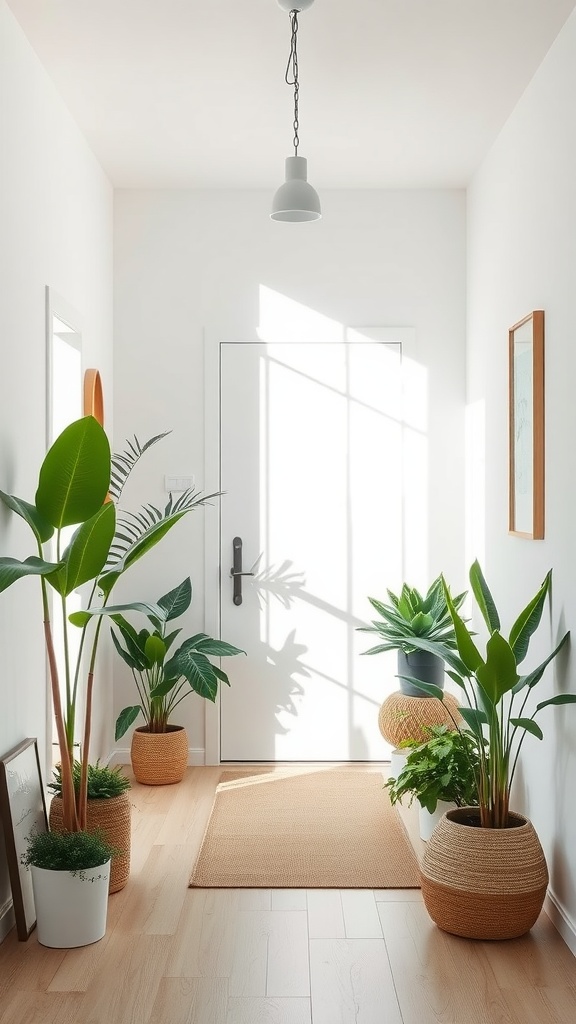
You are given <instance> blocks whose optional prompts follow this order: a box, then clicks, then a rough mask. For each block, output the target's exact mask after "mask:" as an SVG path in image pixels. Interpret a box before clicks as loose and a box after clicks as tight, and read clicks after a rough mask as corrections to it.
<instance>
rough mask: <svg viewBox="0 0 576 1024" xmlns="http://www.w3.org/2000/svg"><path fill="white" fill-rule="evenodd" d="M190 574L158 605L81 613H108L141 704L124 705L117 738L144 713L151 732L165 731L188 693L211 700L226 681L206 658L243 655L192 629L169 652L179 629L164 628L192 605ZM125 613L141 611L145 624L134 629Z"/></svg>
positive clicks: (120, 715) (231, 647) (116, 643)
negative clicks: (172, 715) (146, 626)
mask: <svg viewBox="0 0 576 1024" xmlns="http://www.w3.org/2000/svg"><path fill="white" fill-rule="evenodd" d="M191 601H192V584H191V581H190V577H187V578H186V579H185V580H183V581H182V583H180V584H179V585H178V586H177V587H175V588H174V590H170V591H169V592H168V593H167V594H164V595H163V596H162V597H160V598H159V599H158V602H157V603H156V604H145V603H144V602H141V601H140V602H136V603H134V604H123V605H117V606H116V607H114V606H111V607H109V608H100V609H94V610H92V609H91V610H89V611H88V612H85V613H84V614H85V615H91V614H94V615H108V616H110V618H111V619H112V622H113V626H115V627H116V630H115V629H114V628H112V639H113V641H114V646H115V647H116V650H117V651H118V654H119V655H120V657H121V658H122V660H123V661H125V662H126V664H127V665H128V667H129V668H130V669H131V671H132V676H133V678H134V683H135V685H136V689H137V691H138V697H139V699H140V703H139V704H134V705H132V706H130V707H127V708H124V709H123V710H122V711H121V712H120V714H119V716H118V720H117V722H116V733H115V737H116V740H119V739H120V738H121V737H122V736H123V735H124V733H125V732H127V730H128V729H129V728H130V726H131V725H132V724H133V723H134V722H135V721H136V719H137V718H138V717H139V715H142V716H143V718H144V721H145V723H146V728H147V729H148V731H149V732H154V733H158V732H160V733H161V732H167V731H168V730H169V719H170V716H171V714H172V712H173V711H174V709H175V708H176V707H177V706H178V704H180V702H181V701H183V700H184V699H185V697H187V696H188V695H189V694H190V693H198V694H199V695H200V696H201V697H205V698H206V699H207V700H211V701H215V700H216V694H217V692H218V683H219V682H221V683H226V685H227V686H229V685H230V681H229V679H228V676H227V675H226V673H225V672H224V671H223V670H222V669H221V668H219V667H218V665H214V664H213V663H212V662H211V661H210V657H215V658H224V657H231V656H232V655H235V654H244V653H245V652H244V651H241V650H240V649H239V648H238V647H234V646H233V645H232V644H228V643H226V642H225V641H224V640H214V639H213V638H212V637H210V636H208V635H207V633H196V634H195V635H194V636H192V637H189V639H188V640H184V642H183V643H181V644H180V646H179V647H178V649H177V650H176V651H174V653H170V652H171V649H172V647H173V645H174V643H175V641H176V638H177V637H178V636H179V635H180V633H181V632H182V630H181V629H175V630H172V631H170V632H168V628H169V627H168V624H169V623H170V622H172V621H173V620H174V619H177V618H179V617H180V616H181V615H183V614H184V612H186V611H187V610H188V608H189V607H190V604H191ZM124 612H137V613H144V614H145V615H146V618H147V619H148V623H149V627H148V628H144V629H141V630H140V631H138V630H137V629H136V628H135V627H134V626H133V625H132V624H131V623H130V622H128V620H127V619H126V618H125V616H124V614H123V613H124Z"/></svg>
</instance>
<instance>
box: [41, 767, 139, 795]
mask: <svg viewBox="0 0 576 1024" xmlns="http://www.w3.org/2000/svg"><path fill="white" fill-rule="evenodd" d="M81 772H82V765H81V763H80V761H74V764H73V765H72V778H73V781H74V789H75V791H76V792H77V793H78V792H79V790H80V778H81ZM47 788H48V789H49V791H50V792H51V793H52V794H53V796H59V797H61V796H62V769H61V767H60V765H56V767H55V768H54V778H53V780H52V782H49V783H48V787H47ZM129 789H130V780H129V779H127V778H126V776H125V775H124V774H123V772H122V767H121V765H117V766H116V767H114V768H109V767H107V765H103V764H100V761H96V764H89V765H88V799H89V800H112V799H113V798H114V797H116V796H121V795H122V793H126V792H127V790H129Z"/></svg>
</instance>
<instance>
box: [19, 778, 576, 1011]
mask: <svg viewBox="0 0 576 1024" xmlns="http://www.w3.org/2000/svg"><path fill="white" fill-rule="evenodd" d="M361 770H368V769H361ZM220 772H221V769H219V768H191V769H189V770H188V773H187V776H186V779H185V781H184V782H183V783H182V784H181V785H180V786H169V787H157V788H156V787H153V788H148V787H144V786H138V785H137V784H135V785H134V788H133V790H132V801H133V827H134V831H133V869H132V874H131V878H130V882H129V884H128V886H127V887H126V888H125V889H124V890H123V891H122V892H120V893H116V894H115V895H114V896H112V897H111V898H110V904H109V915H108V930H107V933H106V936H105V938H104V939H102V941H101V942H99V943H96V944H95V945H93V946H87V947H85V948H83V949H77V950H68V951H63V950H51V949H46V948H44V947H42V946H40V945H38V942H37V940H36V937H35V935H33V936H32V937H31V938H30V940H29V941H28V942H27V943H19V942H18V941H17V940H16V936H15V934H14V932H12V933H11V934H10V935H9V936H8V938H7V939H6V940H5V942H4V943H3V944H2V945H1V946H0V1022H1V1024H574V1022H576V960H574V958H573V957H572V955H571V954H570V952H569V950H568V949H567V948H566V946H565V945H564V944H563V942H562V940H561V939H560V938H559V936H558V934H557V933H556V931H555V929H554V928H553V926H552V924H551V923H550V921H549V920H548V918H547V917H546V916H545V915H542V917H541V918H540V920H539V922H538V924H537V926H536V927H535V928H534V929H533V931H532V932H531V934H530V935H529V936H525V937H524V938H522V939H517V940H514V941H511V942H505V943H483V942H469V941H466V940H463V939H458V938H455V937H454V936H450V935H446V934H444V933H442V932H440V931H439V930H438V929H437V928H435V926H434V925H433V924H432V923H431V922H430V920H429V918H428V915H427V913H426V910H425V908H424V905H423V903H422V899H421V896H420V893H419V891H418V890H378V891H367V890H347V891H342V892H338V891H334V890H313V891H304V890H297V889H295V890H274V891H270V890H263V889H252V890H238V889H236V890H214V889H212V890H200V889H188V888H187V882H188V878H189V875H190V873H191V870H192V866H193V863H194V860H195V857H196V854H197V852H198V849H199V846H200V842H201V840H202V836H203V833H204V828H205V824H206V821H207V818H208V815H209V812H210V808H211V804H212V798H213V794H214V790H215V787H216V784H217V782H218V779H219V776H220ZM404 819H405V821H406V823H407V827H408V828H409V831H410V832H411V834H412V836H413V841H414V844H415V847H416V850H417V852H420V851H421V849H422V844H420V841H419V840H418V839H417V838H414V831H415V830H416V831H417V826H416V817H415V815H412V814H410V813H407V812H404Z"/></svg>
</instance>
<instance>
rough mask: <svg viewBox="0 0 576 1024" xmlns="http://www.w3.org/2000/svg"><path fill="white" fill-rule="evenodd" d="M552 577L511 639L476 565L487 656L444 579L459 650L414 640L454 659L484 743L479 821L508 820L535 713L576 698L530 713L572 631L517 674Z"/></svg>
mask: <svg viewBox="0 0 576 1024" xmlns="http://www.w3.org/2000/svg"><path fill="white" fill-rule="evenodd" d="M551 577H552V572H551V571H550V572H549V573H548V574H547V576H546V578H545V580H544V582H543V583H542V586H541V587H540V589H539V590H538V592H537V594H536V595H535V596H534V597H533V598H532V600H531V601H530V602H529V603H528V604H527V605H526V607H525V608H524V609H523V611H521V612H520V615H519V616H518V618H517V619H516V621H515V622H514V624H513V626H512V629H511V630H510V634H509V637H508V639H506V638H505V637H504V636H502V633H501V631H500V618H499V615H498V611H497V609H496V604H495V602H494V599H493V597H492V594H491V593H490V590H489V588H488V585H487V583H486V580H485V579H484V575H483V573H482V570H481V568H480V565H479V564H478V562H477V561H476V562H474V564H473V565H472V567H471V569H470V583H471V585H472V591H473V593H474V597H475V599H476V603H477V605H478V608H479V609H480V612H481V614H482V617H483V619H484V622H485V623H486V626H487V628H488V631H489V634H490V635H489V639H488V641H487V644H486V652H485V655H484V656H482V655H481V653H480V651H479V650H478V648H477V647H476V644H475V643H474V641H473V639H472V634H471V633H470V631H469V630H468V629H467V627H466V624H465V623H464V621H463V620H462V619H461V618H460V616H459V614H458V611H457V608H456V605H455V602H454V601H453V599H452V597H451V596H450V591H449V589H448V587H447V585H446V583H445V581H444V580H443V579H442V585H443V589H444V595H445V599H446V603H447V605H448V609H449V611H450V616H451V618H452V622H453V624H454V631H455V636H456V647H457V653H456V652H455V651H453V650H451V649H450V648H449V647H448V646H447V645H445V644H443V643H440V642H432V641H430V640H427V639H423V638H421V637H420V638H415V639H414V644H415V646H416V647H417V648H418V649H419V650H424V651H430V652H432V653H434V654H438V655H439V656H440V657H442V658H444V659H445V661H446V662H447V663H448V664H449V665H450V671H449V673H448V674H449V675H450V677H451V679H452V680H453V681H454V682H455V683H456V684H457V685H458V686H459V687H460V689H461V690H462V691H463V694H464V697H465V699H466V703H465V705H464V706H462V707H460V708H459V711H460V714H461V715H462V718H463V719H464V721H465V722H466V724H467V725H468V727H469V729H470V730H471V731H472V733H473V734H474V736H475V737H476V740H477V744H478V751H479V755H480V760H479V764H478V766H477V769H476V775H477V785H478V803H479V806H480V824H481V826H482V827H484V828H506V827H507V825H508V810H509V804H510V789H511V786H512V783H513V781H514V774H515V771H516V766H517V764H518V757H519V755H520V751H521V749H522V746H523V743H524V740H525V738H526V736H527V735H528V734H530V735H532V736H536V738H537V739H540V740H541V739H543V733H542V730H541V728H540V726H539V725H538V724H537V722H536V721H535V718H536V716H537V715H538V714H539V713H540V712H541V711H542V710H543V709H544V708H547V707H549V706H550V705H557V704H574V703H576V694H571V693H561V694H557V695H556V696H555V697H549V698H548V699H547V700H543V701H540V702H539V703H538V704H537V705H536V707H535V708H534V710H533V711H532V713H531V714H528V704H529V701H530V698H531V696H532V691H533V689H534V687H535V686H537V684H538V683H539V682H540V680H541V679H542V677H543V675H544V672H545V670H546V668H547V666H548V665H549V664H550V662H551V661H553V659H554V658H555V657H556V656H557V655H558V653H559V652H560V651H561V649H562V648H563V647H564V645H565V644H566V642H567V640H568V637H569V635H570V634H569V632H567V633H565V634H564V636H563V637H562V639H561V640H560V642H559V644H558V645H557V646H556V647H555V648H554V650H553V651H552V653H551V654H549V655H548V657H547V658H546V659H545V660H544V661H543V662H542V664H541V665H539V666H538V667H537V668H535V669H533V670H532V671H531V672H528V673H526V674H525V675H520V674H519V672H518V666H519V665H520V664H521V662H523V660H524V658H525V657H526V654H527V653H528V647H529V643H530V639H531V637H532V635H533V633H534V632H535V630H536V629H537V628H538V625H539V623H540V620H541V617H542V610H543V608H544V604H545V601H546V598H547V596H548V594H549V591H550V582H551ZM411 682H412V683H413V684H414V685H415V686H417V687H419V688H420V689H421V690H423V691H424V692H425V693H427V694H428V695H429V696H432V697H438V698H439V699H440V700H443V698H444V693H443V691H442V690H441V689H439V687H437V686H434V685H432V684H428V683H422V682H421V681H420V680H416V679H412V680H411ZM485 740H486V742H485Z"/></svg>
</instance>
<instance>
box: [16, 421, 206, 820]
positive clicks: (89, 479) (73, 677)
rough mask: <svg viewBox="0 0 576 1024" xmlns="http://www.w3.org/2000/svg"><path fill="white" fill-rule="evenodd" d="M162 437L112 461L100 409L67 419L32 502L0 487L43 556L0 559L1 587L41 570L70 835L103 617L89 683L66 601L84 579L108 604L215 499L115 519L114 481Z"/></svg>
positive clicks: (80, 794) (192, 497)
mask: <svg viewBox="0 0 576 1024" xmlns="http://www.w3.org/2000/svg"><path fill="white" fill-rule="evenodd" d="M163 436H165V435H163V434H161V435H158V436H157V437H156V438H152V439H151V440H150V441H149V442H147V443H146V444H145V445H144V446H142V445H140V444H139V442H138V441H137V439H136V438H135V439H134V443H132V442H129V457H125V458H124V461H123V457H122V456H121V457H120V458H117V457H115V461H114V462H113V460H112V457H111V454H110V446H109V444H108V438H107V437H106V434H105V432H104V430H103V429H102V427H101V426H100V424H99V423H98V422H97V421H96V420H95V419H94V418H93V417H92V416H85V417H83V418H82V419H80V420H77V421H75V422H74V423H71V424H70V425H69V426H68V427H66V428H65V430H64V431H63V432H62V433H61V434H60V436H59V437H58V438H56V440H55V442H54V444H53V445H52V447H51V448H50V450H49V451H48V453H47V454H46V456H45V458H44V461H43V463H42V466H41V467H40V474H39V478H38V487H37V490H36V497H35V502H34V504H31V503H29V502H27V501H24V500H23V499H21V498H17V497H15V496H14V495H10V494H6V493H4V492H3V491H0V499H1V500H2V501H3V503H4V504H5V505H6V506H7V507H8V508H9V509H11V511H13V512H15V513H16V514H17V515H18V516H20V517H21V518H22V519H23V520H24V521H25V522H26V523H27V524H28V526H29V527H30V529H31V530H32V533H33V535H34V538H35V541H36V548H37V554H36V555H32V556H30V557H29V558H26V559H25V560H24V561H20V560H17V559H14V558H9V557H2V558H0V592H1V591H3V590H6V589H7V588H8V587H10V586H11V585H12V584H13V583H15V582H16V581H17V580H19V579H22V578H23V577H25V576H30V575H35V576H38V577H39V579H40V585H41V591H42V608H43V619H44V637H45V643H46V650H47V655H48V665H49V674H50V683H51V691H52V702H53V711H54V718H55V723H56V730H57V736H58V746H59V751H60V764H61V783H62V805H63V824H64V828H65V830H66V831H67V832H69V833H72V832H77V831H83V830H85V829H86V815H87V785H88V752H89V746H90V724H91V711H92V697H93V687H94V670H95V664H96V655H97V650H98V641H99V636H100V629H101V625H102V620H101V619H100V620H99V621H98V622H97V623H96V627H95V629H94V632H93V634H92V638H91V648H90V652H89V657H88V669H87V672H86V675H85V678H84V679H83V685H82V687H81V685H80V682H81V675H82V672H83V665H84V647H85V645H86V643H87V642H88V632H87V630H88V626H89V622H90V617H89V616H88V617H86V615H85V613H84V614H83V613H81V612H78V613H75V614H74V615H73V619H74V620H75V621H74V624H75V625H79V626H80V628H81V637H80V643H79V650H78V655H77V658H76V660H75V663H74V658H73V657H72V655H71V650H70V648H71V644H70V635H69V625H70V624H69V621H68V619H69V616H68V610H69V609H68V604H67V599H68V598H69V596H70V594H71V593H72V592H73V591H74V590H76V589H77V588H78V587H80V586H82V585H83V584H89V583H91V584H92V590H91V597H90V602H91V601H92V600H94V598H95V595H96V593H97V592H98V593H100V595H101V600H102V607H105V606H106V605H107V604H108V601H109V598H110V595H111V593H112V590H113V588H114V586H115V584H116V582H117V581H118V579H119V578H120V576H122V575H123V574H124V573H125V572H126V571H127V570H128V569H129V568H130V567H131V566H132V565H133V564H134V563H135V562H136V561H138V560H139V559H140V558H142V556H143V555H145V554H146V553H147V552H148V551H150V550H151V548H153V547H154V546H155V545H156V544H157V543H158V542H159V541H160V540H161V539H162V537H163V536H164V535H165V534H166V533H168V531H169V530H171V529H172V527H173V526H175V524H176V523H177V522H178V521H179V520H180V519H181V518H182V517H183V516H184V515H186V513H188V512H189V511H191V510H192V509H193V508H196V507H198V506H199V505H202V504H204V503H205V502H206V501H208V500H209V498H211V497H214V495H207V496H204V497H203V496H200V495H198V494H197V493H194V492H190V491H188V492H186V493H185V494H183V495H182V496H181V497H180V498H179V499H178V500H177V501H176V502H174V501H173V500H172V496H170V499H169V501H168V504H167V505H166V507H165V509H164V510H163V511H160V510H159V509H156V508H155V507H154V506H146V507H145V508H144V509H142V510H141V511H140V512H139V513H137V514H131V513H127V514H125V515H124V516H122V517H119V518H118V521H117V517H116V507H115V504H114V502H113V501H111V500H109V499H110V494H109V492H110V488H111V480H112V484H113V487H115V488H116V494H117V495H119V494H120V493H121V490H122V487H123V485H124V483H125V481H126V479H127V476H128V475H129V473H130V471H131V469H132V468H133V466H134V465H135V464H136V462H137V461H138V459H139V458H140V456H141V455H142V454H143V452H144V451H146V450H147V448H149V447H150V445H151V444H153V443H155V442H156V441H157V440H160V438H161V437H163ZM112 472H114V478H112V476H111V474H112ZM71 526H76V531H75V532H74V534H73V536H72V538H71V540H70V541H69V543H68V544H66V542H65V539H64V538H65V536H66V532H65V531H67V529H68V528H69V527H71ZM48 543H52V545H53V551H54V556H53V558H52V557H47V555H46V553H45V546H46V545H47V544H48ZM48 556H50V552H48ZM48 587H50V588H52V590H53V591H54V592H55V595H56V599H55V602H54V604H55V608H56V609H57V610H58V612H59V615H60V618H61V623H62V635H63V646H64V659H63V661H64V666H63V671H64V700H62V698H61V689H60V678H59V670H58V663H57V658H56V651H55V646H54V638H53V628H52V620H51V608H50V601H49V599H48V593H49V591H48ZM81 689H82V692H83V696H84V723H83V734H82V736H83V738H82V758H81V770H80V772H81V775H80V785H79V786H78V788H77V790H75V787H74V779H73V761H74V736H75V727H76V717H77V708H78V699H79V695H80V690H81Z"/></svg>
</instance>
